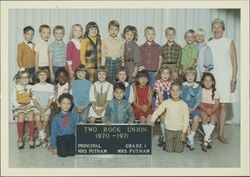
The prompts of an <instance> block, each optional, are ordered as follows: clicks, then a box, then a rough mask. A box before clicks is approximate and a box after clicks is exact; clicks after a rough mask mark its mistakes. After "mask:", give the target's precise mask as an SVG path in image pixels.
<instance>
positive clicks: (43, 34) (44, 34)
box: [40, 28, 50, 41]
mask: <svg viewBox="0 0 250 177" xmlns="http://www.w3.org/2000/svg"><path fill="white" fill-rule="evenodd" d="M40 36H41V38H42V40H44V41H48V40H49V37H50V29H49V28H43V29H42V31H41V32H40Z"/></svg>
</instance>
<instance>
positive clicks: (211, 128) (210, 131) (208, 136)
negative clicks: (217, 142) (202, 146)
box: [205, 124, 215, 141]
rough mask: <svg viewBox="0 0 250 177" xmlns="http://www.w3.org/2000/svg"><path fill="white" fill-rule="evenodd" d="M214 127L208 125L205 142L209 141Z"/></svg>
mask: <svg viewBox="0 0 250 177" xmlns="http://www.w3.org/2000/svg"><path fill="white" fill-rule="evenodd" d="M214 127H215V126H214V125H213V124H208V130H207V134H206V139H205V141H208V139H209V138H210V136H211V134H212V132H213V130H214Z"/></svg>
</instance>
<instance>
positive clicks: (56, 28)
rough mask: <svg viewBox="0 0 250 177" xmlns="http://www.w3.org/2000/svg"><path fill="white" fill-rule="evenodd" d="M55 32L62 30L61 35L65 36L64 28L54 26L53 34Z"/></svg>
mask: <svg viewBox="0 0 250 177" xmlns="http://www.w3.org/2000/svg"><path fill="white" fill-rule="evenodd" d="M56 30H62V31H63V35H64V34H65V28H64V26H62V25H56V26H55V27H54V28H53V34H55V32H56Z"/></svg>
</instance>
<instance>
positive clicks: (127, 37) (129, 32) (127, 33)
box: [124, 31, 135, 42]
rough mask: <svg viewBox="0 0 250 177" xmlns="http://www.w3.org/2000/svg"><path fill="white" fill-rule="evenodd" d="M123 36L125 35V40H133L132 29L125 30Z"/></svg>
mask: <svg viewBox="0 0 250 177" xmlns="http://www.w3.org/2000/svg"><path fill="white" fill-rule="evenodd" d="M124 36H125V40H126V41H127V42H130V41H133V40H134V36H135V33H133V32H132V31H127V32H126V33H125V35H124Z"/></svg>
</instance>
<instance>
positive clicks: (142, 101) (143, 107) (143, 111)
mask: <svg viewBox="0 0 250 177" xmlns="http://www.w3.org/2000/svg"><path fill="white" fill-rule="evenodd" d="M137 79H138V81H137V84H136V85H135V86H134V95H135V99H134V102H133V104H134V109H133V110H134V113H135V119H136V122H140V123H146V122H147V120H148V119H150V118H151V115H152V113H153V112H154V110H153V108H152V105H151V103H152V102H151V101H152V91H151V87H150V86H149V85H148V72H147V71H146V70H142V71H139V72H138V75H137Z"/></svg>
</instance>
